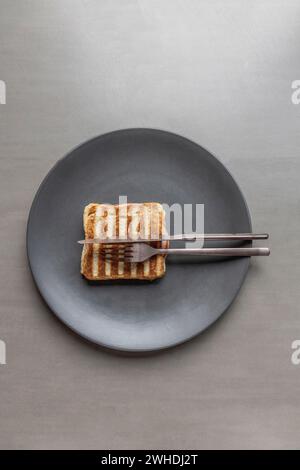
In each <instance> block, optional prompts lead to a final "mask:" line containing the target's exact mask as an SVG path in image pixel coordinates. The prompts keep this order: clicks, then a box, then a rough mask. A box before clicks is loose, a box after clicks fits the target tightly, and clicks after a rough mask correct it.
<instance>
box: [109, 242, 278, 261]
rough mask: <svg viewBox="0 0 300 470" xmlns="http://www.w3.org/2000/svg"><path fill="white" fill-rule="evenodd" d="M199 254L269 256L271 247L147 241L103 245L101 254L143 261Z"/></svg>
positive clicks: (111, 258)
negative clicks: (154, 244)
mask: <svg viewBox="0 0 300 470" xmlns="http://www.w3.org/2000/svg"><path fill="white" fill-rule="evenodd" d="M170 254H172V255H197V256H199V255H200V256H208V255H213V256H268V255H269V254H270V250H269V248H153V247H152V246H150V245H147V244H146V243H126V244H123V245H121V244H120V245H118V246H116V245H102V246H101V248H100V256H101V257H102V258H105V259H107V260H112V261H125V262H128V263H141V262H142V261H146V260H147V259H149V258H151V257H152V256H154V255H170Z"/></svg>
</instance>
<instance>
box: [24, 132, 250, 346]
mask: <svg viewBox="0 0 300 470" xmlns="http://www.w3.org/2000/svg"><path fill="white" fill-rule="evenodd" d="M119 195H127V196H128V201H129V202H144V201H158V202H164V203H168V204H172V203H175V202H177V203H180V204H184V203H195V204H196V203H204V204H205V231H206V232H207V233H208V232H249V231H251V221H250V216H249V211H248V209H247V205H246V202H245V200H244V198H243V195H242V194H241V191H240V190H239V188H238V186H237V184H236V183H235V181H234V179H233V178H232V176H231V175H230V174H229V172H228V171H227V170H226V168H225V167H224V166H223V165H222V164H221V163H220V162H219V161H218V160H217V159H216V158H215V157H213V156H212V155H211V154H210V153H209V152H207V150H205V149H203V148H202V147H200V146H198V145H197V144H195V143H193V142H191V141H190V140H187V139H185V138H183V137H180V136H178V135H175V134H171V133H169V132H164V131H158V130H152V129H129V130H122V131H117V132H112V133H109V134H105V135H102V136H100V137H96V138H95V139H93V140H90V141H88V142H86V143H84V144H83V145H81V146H80V147H78V148H76V149H75V150H73V151H72V152H71V153H69V154H68V155H67V156H65V157H64V158H63V159H62V160H60V161H59V162H58V163H57V164H56V165H55V166H54V168H53V169H52V170H51V171H50V172H49V174H48V175H47V176H46V178H45V179H44V181H43V182H42V184H41V186H40V188H39V190H38V192H37V194H36V196H35V199H34V201H33V204H32V207H31V211H30V215H29V220H28V229H27V251H28V259H29V263H30V267H31V271H32V274H33V277H34V279H35V282H36V284H37V287H38V289H39V291H40V293H41V295H42V296H43V297H44V299H45V300H46V302H47V304H48V305H49V307H50V308H51V309H52V310H53V312H54V313H55V314H56V315H57V316H58V317H59V318H60V319H61V320H62V321H63V322H64V323H66V324H67V325H68V326H69V327H70V328H72V330H74V331H76V332H77V333H78V334H80V335H82V336H83V337H85V338H87V339H89V340H90V341H93V342H95V343H97V344H100V345H103V346H106V347H109V348H114V349H119V350H124V351H151V350H157V349H161V348H167V347H170V346H173V345H176V344H178V343H181V342H183V341H186V340H188V339H189V338H191V337H193V336H194V335H196V334H198V333H200V332H201V331H203V330H204V329H205V328H207V327H208V326H209V325H210V324H211V323H213V322H214V321H215V320H216V319H217V318H218V317H220V315H221V314H222V313H223V312H224V311H225V310H226V309H227V307H228V306H229V305H230V304H231V302H232V301H233V299H234V298H235V296H236V295H237V293H238V291H239V289H240V287H241V284H242V282H243V280H244V277H245V274H246V272H247V269H248V265H249V259H248V258H239V259H223V260H218V261H214V260H207V261H203V259H201V260H200V259H198V260H197V261H196V262H195V260H193V261H192V260H191V261H189V262H187V260H186V259H184V260H181V261H180V260H178V259H177V260H174V259H173V260H172V259H171V258H169V259H168V265H167V273H166V276H165V277H164V278H163V279H161V280H159V281H155V282H153V283H147V284H145V283H142V284H141V283H138V282H133V283H132V282H127V283H126V282H124V283H111V284H109V285H106V284H104V285H103V284H101V285H91V284H89V283H88V282H87V281H86V280H85V279H83V278H82V277H81V275H80V255H81V247H80V246H79V245H78V244H77V243H76V241H77V240H79V239H81V238H83V228H82V213H83V208H84V206H85V205H86V204H88V203H89V202H93V201H94V202H109V203H117V202H118V196H119Z"/></svg>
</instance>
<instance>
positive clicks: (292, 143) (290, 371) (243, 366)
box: [0, 0, 300, 449]
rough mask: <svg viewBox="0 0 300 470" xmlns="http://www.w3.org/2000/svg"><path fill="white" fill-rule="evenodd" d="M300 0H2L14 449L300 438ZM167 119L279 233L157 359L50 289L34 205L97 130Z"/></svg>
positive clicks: (1, 417) (5, 298) (4, 378)
mask: <svg viewBox="0 0 300 470" xmlns="http://www.w3.org/2000/svg"><path fill="white" fill-rule="evenodd" d="M299 44H300V1H289V2H285V1H283V0H281V1H266V0H263V1H258V0H256V1H241V0H239V1H232V0H231V1H211V0H206V1H199V0H184V1H183V0H182V1H179V0H159V1H158V0H139V1H138V0H114V1H111V0H110V1H109V0H105V1H104V0H100V1H99V0H98V1H96V0H86V1H84V0H72V1H71V0H63V1H62V0H51V1H50V0H49V1H45V0H24V1H17V0H0V79H1V80H4V81H5V82H6V85H7V104H6V105H0V152H1V153H0V155H1V163H0V164H1V173H0V210H1V218H0V230H1V244H0V259H1V268H2V274H1V281H0V310H1V311H0V338H1V339H2V340H4V341H5V342H6V345H7V364H6V365H1V366H0V447H1V448H3V449H12V448H17V449H28V448H33V449H48V448H49V449H54V448H57V449H59V448H71V449H73V448H86V449H92V448H107V449H119V448H125V449H134V448H146V449H149V448H158V449H164V448H171V449H177V448H199V449H208V448H209V449H212V448H221V449H228V448H249V449H253V448H274V449H278V448H295V447H299V446H300V406H299V405H300V365H299V366H295V365H292V363H291V352H292V350H291V343H292V341H293V340H295V339H300V315H299V313H300V312H299V301H300V289H299V278H300V268H299V261H300V239H299V229H300V220H299V218H300V181H299V175H300V160H299V150H300V132H299V126H300V105H298V106H297V105H293V104H292V102H291V94H292V90H291V83H292V81H293V80H296V79H300V49H299ZM127 127H155V128H161V129H166V130H170V131H172V132H177V133H179V134H182V135H184V136H186V137H188V138H190V139H192V140H195V141H196V142H198V143H200V144H201V145H203V146H204V147H206V148H208V149H209V150H210V151H211V152H213V153H214V154H216V155H217V156H218V157H219V158H220V159H221V161H222V162H223V163H224V164H225V165H226V166H227V167H228V168H229V170H230V171H231V172H232V173H233V175H234V176H235V178H236V179H237V181H238V183H239V184H240V186H241V188H242V190H243V192H244V194H245V196H246V198H247V201H248V203H249V206H250V209H251V214H252V218H253V225H254V227H253V228H254V230H256V231H268V232H270V233H271V240H270V247H271V249H272V255H271V257H270V258H269V259H258V260H253V262H252V265H251V269H250V271H249V275H248V277H247V279H246V282H245V284H244V286H243V288H242V290H241V292H240V294H239V296H238V298H237V300H236V301H235V303H234V305H233V306H232V308H230V310H229V311H228V312H227V313H226V315H224V316H223V318H222V319H221V320H220V321H218V322H217V323H216V324H215V325H214V326H213V327H211V328H210V329H209V330H208V331H207V332H206V333H205V334H203V335H201V336H199V337H198V338H197V339H195V340H193V341H191V342H189V343H188V344H185V345H183V346H181V347H178V348H176V349H173V350H169V351H166V352H164V353H162V354H156V355H154V356H149V357H139V358H130V357H122V356H118V355H112V354H110V353H107V352H104V351H101V350H98V349H97V348H96V347H94V346H92V345H90V344H87V343H85V342H84V341H83V340H81V339H80V338H79V337H77V336H76V335H74V334H72V333H71V332H70V331H68V330H67V329H66V328H65V327H64V326H63V325H62V324H61V323H60V322H59V321H58V320H56V318H55V317H54V316H53V315H52V314H51V312H50V311H49V310H48V309H47V307H46V306H45V305H44V304H43V302H42V300H41V299H40V298H39V296H38V294H37V292H36V290H35V288H34V285H33V282H32V280H31V276H30V273H29V271H28V267H27V263H26V256H25V229H26V221H27V215H28V211H29V208H30V204H31V202H32V199H33V197H34V194H35V191H36V190H37V188H38V185H39V183H40V181H41V180H42V178H43V177H44V175H45V174H46V173H47V172H48V170H49V169H50V168H51V167H52V165H53V164H54V163H55V162H56V161H57V160H58V159H59V158H60V157H61V156H62V155H64V154H65V153H66V152H67V151H69V150H70V149H71V148H72V147H74V146H76V145H78V144H79V143H81V142H82V141H85V140H86V139H89V138H90V137H93V136H95V135H97V134H101V133H104V132H107V131H110V130H114V129H119V128H127Z"/></svg>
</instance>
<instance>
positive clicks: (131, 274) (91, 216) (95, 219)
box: [81, 202, 169, 281]
mask: <svg viewBox="0 0 300 470" xmlns="http://www.w3.org/2000/svg"><path fill="white" fill-rule="evenodd" d="M83 225H84V232H85V238H105V237H108V238H120V237H125V238H127V237H128V238H131V239H133V240H134V239H137V238H145V239H149V238H158V237H161V236H162V235H164V234H165V233H166V229H165V212H164V209H163V207H162V205H161V204H159V203H156V202H146V203H141V204H134V203H132V204H121V205H110V204H97V203H91V204H89V205H87V206H86V207H85V209H84V213H83ZM151 245H152V246H153V247H155V248H167V247H168V246H169V242H168V241H162V242H160V241H158V242H151ZM99 248H100V245H99V244H86V245H84V246H83V250H82V256H81V273H82V274H83V276H84V277H85V278H86V279H89V280H91V281H109V280H113V279H141V280H149V281H152V280H154V279H157V278H159V277H162V276H163V275H164V274H165V272H166V265H165V255H156V256H153V257H152V258H151V259H149V260H147V261H144V262H142V263H128V262H122V261H116V260H104V259H103V258H101V257H100V254H99Z"/></svg>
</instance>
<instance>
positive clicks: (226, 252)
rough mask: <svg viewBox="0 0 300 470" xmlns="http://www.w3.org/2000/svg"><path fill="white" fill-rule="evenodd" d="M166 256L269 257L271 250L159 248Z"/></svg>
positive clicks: (159, 252)
mask: <svg viewBox="0 0 300 470" xmlns="http://www.w3.org/2000/svg"><path fill="white" fill-rule="evenodd" d="M156 252H157V253H158V254H165V255H198V256H199V255H200V256H207V255H215V256H219V255H221V256H269V254H270V250H269V248H159V249H157V250H156Z"/></svg>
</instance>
